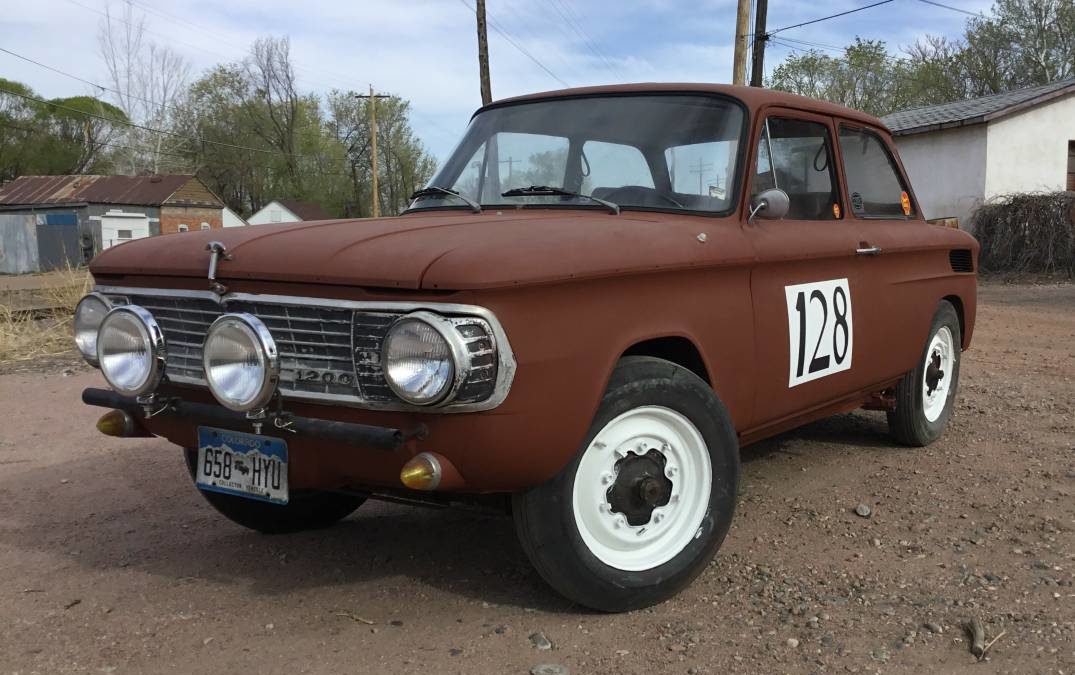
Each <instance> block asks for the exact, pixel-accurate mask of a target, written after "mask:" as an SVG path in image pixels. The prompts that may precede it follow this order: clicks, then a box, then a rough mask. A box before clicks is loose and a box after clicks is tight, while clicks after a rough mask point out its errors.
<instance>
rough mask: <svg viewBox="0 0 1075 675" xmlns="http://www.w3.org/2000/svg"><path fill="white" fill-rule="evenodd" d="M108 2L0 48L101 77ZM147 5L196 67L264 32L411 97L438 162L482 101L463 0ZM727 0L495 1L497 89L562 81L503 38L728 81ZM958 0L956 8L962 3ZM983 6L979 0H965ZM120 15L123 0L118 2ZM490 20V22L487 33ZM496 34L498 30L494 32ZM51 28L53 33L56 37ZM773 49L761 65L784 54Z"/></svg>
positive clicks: (51, 83)
mask: <svg viewBox="0 0 1075 675" xmlns="http://www.w3.org/2000/svg"><path fill="white" fill-rule="evenodd" d="M105 1H106V0H40V1H39V2H32V3H25V2H24V3H15V4H13V6H11V7H8V8H7V9H6V10H5V17H4V27H3V43H4V45H5V47H7V48H8V49H11V50H12V51H16V52H18V53H20V54H24V55H26V56H28V57H30V58H33V59H36V60H38V61H41V62H42V63H46V64H48V65H50V66H54V67H56V68H59V69H62V70H66V71H68V72H71V73H74V74H76V75H78V76H80V77H83V78H85V79H89V80H93V81H101V82H103V81H104V80H105V72H104V65H103V63H102V62H101V60H100V58H99V57H98V56H97V44H96V37H95V32H96V31H95V28H96V26H97V24H98V22H99V21H100V19H101V17H100V15H99V14H97V13H95V12H94V11H93V10H97V11H102V10H103V9H104V6H105ZM132 1H133V2H134V4H135V8H136V9H144V10H145V12H146V15H147V19H148V21H149V26H150V29H151V30H152V31H153V34H152V35H151V36H150V37H151V38H152V39H153V40H155V41H157V42H162V43H165V44H168V45H169V46H171V47H172V48H174V49H175V50H176V51H178V52H180V53H182V54H183V55H184V56H185V57H186V58H187V59H189V60H190V61H191V63H192V64H193V65H194V68H195V71H196V72H200V71H204V70H206V69H208V68H211V67H212V66H213V65H215V64H217V63H219V62H221V61H234V60H238V59H241V58H242V57H243V56H244V54H245V53H246V51H247V49H248V47H249V45H250V43H251V42H252V41H253V40H254V39H256V38H257V37H259V36H263V35H287V36H289V37H290V38H291V42H292V55H293V57H294V60H295V62H296V65H297V71H298V75H299V78H300V84H302V85H303V86H304V87H305V88H308V89H310V90H313V91H317V92H319V93H325V92H327V91H329V90H330V89H333V88H335V89H354V90H360V91H361V90H365V89H366V88H367V87H368V86H369V85H370V84H371V83H372V84H373V85H374V86H375V87H376V88H378V89H379V90H381V91H386V92H390V93H394V94H398V95H400V96H403V97H404V98H407V99H410V100H411V102H412V103H413V110H414V120H413V122H414V127H415V129H416V131H417V132H418V134H419V135H420V137H422V138H423V140H424V141H425V143H426V145H427V146H428V147H429V148H430V149H431V150H432V151H433V152H434V154H436V155H437V156H438V157H441V158H443V157H444V156H445V155H446V154H447V153H448V152H449V151H450V150H451V148H452V147H453V146H454V143H455V141H456V139H457V138H458V136H459V135H460V134H461V133H462V131H463V129H464V128H465V126H466V124H467V121H468V119H469V117H470V115H471V113H472V112H473V111H474V109H475V108H477V107H478V106H479V105H480V103H481V101H480V97H479V93H478V72H477V71H478V64H477V55H476V49H477V46H476V43H477V39H476V31H475V22H474V15H473V12H472V11H471V10H470V9H469V8H468V7H467V5H470V6H473V0H465V2H464V1H463V0H382V1H376V2H375V1H373V0H363V1H360V2H355V1H353V0H303V2H299V3H296V2H294V0H229V1H228V2H223V3H222V2H217V1H216V0H192V1H191V2H186V3H173V2H169V1H167V0H132ZM735 4H736V3H735V0H700V1H698V2H693V3H686V2H683V1H682V0H630V1H628V0H623V1H621V2H619V3H615V4H613V3H609V2H607V1H605V0H543V2H539V3H535V2H533V1H532V0H491V1H490V2H489V3H488V8H489V13H490V24H491V26H490V33H489V42H490V61H491V79H492V84H493V93H494V97H496V98H502V97H507V96H514V95H517V94H523V93H528V92H533V91H544V90H549V89H558V88H560V87H561V86H562V85H561V84H560V83H559V82H558V81H557V80H556V79H554V78H553V77H551V76H550V75H549V74H548V73H546V72H545V71H544V70H543V69H542V68H541V67H539V66H538V65H536V64H535V63H534V61H533V60H532V59H531V58H530V57H528V56H526V55H524V54H523V53H522V52H521V51H520V50H519V49H517V48H516V46H514V45H513V44H512V41H513V42H514V43H515V45H518V47H521V48H522V49H524V50H526V51H527V52H529V54H530V55H531V56H532V57H533V58H535V59H537V60H538V61H540V62H541V63H542V64H543V65H544V66H545V68H547V69H548V70H550V71H552V72H553V73H554V74H555V75H556V77H558V78H560V79H562V80H563V81H565V82H567V83H568V84H570V85H572V86H582V85H589V84H604V83H611V82H624V81H635V82H636V81H677V82H684V81H685V82H693V81H710V82H712V81H716V82H727V81H728V80H729V79H730V76H731V60H732V41H733V38H734V24H735ZM860 4H861V3H860V2H859V0H847V1H841V2H830V3H801V2H793V1H792V0H772V1H771V2H770V5H769V26H770V28H772V27H779V26H782V25H789V24H792V23H797V22H800V21H806V20H809V19H811V18H816V17H817V16H819V15H825V14H832V13H835V12H838V11H843V10H845V9H849V8H852V7H855V6H859V5H860ZM960 6H964V5H963V4H961V5H960ZM965 6H966V7H967V8H968V9H971V10H972V11H986V10H988V6H989V3H988V2H986V1H984V0H976V1H975V2H973V3H967V4H966V5H965ZM114 7H115V8H116V9H117V10H118V8H119V7H120V5H119V3H118V2H117V3H114ZM966 18H967V17H965V16H963V15H960V14H958V13H954V12H951V11H949V10H944V9H942V8H938V7H933V6H930V5H926V4H923V3H914V2H911V1H910V0H901V2H896V3H890V4H888V5H884V6H882V7H878V8H875V9H870V10H866V11H863V12H860V13H856V14H854V15H849V16H848V17H842V18H840V19H837V20H832V21H826V22H822V23H818V24H814V25H812V26H809V27H804V28H802V29H797V30H795V31H789V32H788V33H785V34H783V35H786V36H787V37H793V38H795V39H800V40H807V41H816V42H822V43H827V44H833V45H843V44H846V43H848V42H850V41H851V39H853V38H854V36H855V35H862V36H863V37H874V38H882V39H885V40H887V41H888V42H889V44H890V47H891V48H892V49H896V48H898V47H899V46H902V45H906V44H910V43H912V42H914V40H915V39H916V38H917V37H918V36H920V35H922V34H924V33H926V32H940V33H946V34H950V35H951V34H958V33H959V32H960V29H961V27H962V24H963V21H964V20H965V19H966ZM493 26H495V28H494V27H493ZM504 34H506V36H505V35H504ZM56 36H63V37H62V39H58V38H57V37H56ZM786 53H787V50H780V49H776V48H774V49H773V51H772V53H771V58H770V59H769V60H768V63H769V64H770V66H772V65H775V63H777V62H778V61H779V58H781V57H783V56H784V55H786ZM0 68H2V69H3V70H2V72H3V73H4V76H5V77H8V78H11V79H16V80H19V81H22V82H25V83H27V84H29V85H31V86H32V87H34V88H35V89H36V90H38V91H39V92H41V93H42V94H44V95H46V96H49V97H53V96H62V95H72V94H76V93H92V90H90V88H89V87H87V86H86V85H83V84H80V83H78V82H76V81H74V80H70V79H68V78H65V77H63V76H61V75H57V74H55V73H51V72H49V71H47V70H42V69H40V68H37V67H36V66H33V65H30V64H27V63H25V62H22V61H18V60H16V59H14V58H13V57H10V56H8V55H6V54H0Z"/></svg>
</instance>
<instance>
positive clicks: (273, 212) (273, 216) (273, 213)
mask: <svg viewBox="0 0 1075 675" xmlns="http://www.w3.org/2000/svg"><path fill="white" fill-rule="evenodd" d="M269 220H271V221H272V222H274V223H279V222H280V209H270V210H269Z"/></svg>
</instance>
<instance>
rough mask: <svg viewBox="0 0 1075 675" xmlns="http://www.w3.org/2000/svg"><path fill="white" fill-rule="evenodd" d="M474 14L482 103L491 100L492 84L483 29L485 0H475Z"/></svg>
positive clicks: (486, 39) (486, 41)
mask: <svg viewBox="0 0 1075 675" xmlns="http://www.w3.org/2000/svg"><path fill="white" fill-rule="evenodd" d="M476 7H477V8H476V9H475V10H474V14H475V15H476V16H477V18H478V75H479V77H480V78H481V87H482V105H489V104H490V103H492V102H493V90H492V85H491V84H490V83H489V37H488V35H486V31H485V0H476Z"/></svg>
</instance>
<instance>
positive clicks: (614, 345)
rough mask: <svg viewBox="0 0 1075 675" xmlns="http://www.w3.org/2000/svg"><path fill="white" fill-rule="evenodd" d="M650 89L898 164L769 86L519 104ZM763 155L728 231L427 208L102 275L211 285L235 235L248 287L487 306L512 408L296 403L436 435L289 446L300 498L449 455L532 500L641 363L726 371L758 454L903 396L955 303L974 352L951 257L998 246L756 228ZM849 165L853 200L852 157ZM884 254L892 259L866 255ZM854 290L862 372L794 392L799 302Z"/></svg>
mask: <svg viewBox="0 0 1075 675" xmlns="http://www.w3.org/2000/svg"><path fill="white" fill-rule="evenodd" d="M628 92H638V93H654V92H691V93H699V94H716V95H721V96H725V97H728V96H730V97H733V98H735V99H737V100H739V101H741V102H742V104H743V106H744V108H745V111H746V113H747V125H748V132H747V133H749V136H748V137H747V138H748V141H747V142H745V143H744V144H743V145H744V146H745V148H746V149H753V148H755V147H756V146H757V141H758V138H759V135H760V134H761V130H762V129H763V128H764V124H765V119H766V116H768V115H771V114H780V115H783V116H791V117H796V118H804V119H809V120H814V121H819V122H821V123H822V124H825V125H826V126H827V127H828V129H829V130H830V133H831V135H832V137H833V138H836V137H837V136H838V126H837V125H839V124H840V122H848V123H853V124H854V125H856V126H861V127H866V128H869V129H872V130H875V131H876V132H877V133H878V134H879V135H880V136H881V137H882V138H883V139H884V141H885V143H887V144H888V146H889V147H890V148H891V149H892V152H893V154H895V149H894V148H893V147H892V143H891V136H890V134H889V133H888V131H887V130H886V129H885V128H884V126H883V124H882V123H881V122H880V121H879V120H877V119H876V118H873V117H871V116H868V115H864V114H862V113H859V112H855V111H852V110H849V109H846V108H843V107H840V106H835V105H830V104H826V103H822V102H819V101H814V100H810V99H805V98H801V97H797V96H792V95H788V94H781V93H776V92H772V91H768V90H763V89H752V88H745V87H731V86H720V85H698V84H689V85H688V84H646V85H621V86H615V87H596V88H587V89H575V90H567V91H560V92H551V93H548V94H538V95H534V96H530V97H523V98H522V99H519V100H536V99H540V98H545V99H555V98H561V97H574V96H594V95H604V94H623V93H628ZM507 103H510V102H507ZM504 104H505V102H499V103H496V104H494V105H504ZM836 152H837V153H839V150H838V149H837V150H836ZM751 154H754V153H751V152H746V151H745V150H744V152H743V153H742V154H741V156H742V159H743V161H741V162H740V164H741V166H740V167H739V171H738V175H739V177H740V178H739V179H738V180H736V182H735V183H734V189H735V190H736V191H737V194H738V198H737V199H736V201H735V204H736V206H735V210H734V212H733V213H732V214H731V215H729V216H727V217H713V216H709V215H705V214H699V213H669V212H660V211H657V210H647V211H639V210H625V211H623V212H622V213H621V214H619V215H614V214H612V213H607V212H603V211H599V210H594V209H582V208H579V209H567V210H565V209H551V208H550V209H543V208H539V207H535V206H528V207H527V208H525V209H501V210H494V209H492V208H486V209H485V211H484V212H482V213H480V214H472V213H469V212H460V211H458V210H423V211H420V212H413V213H409V214H405V215H403V216H401V217H395V218H380V219H367V220H340V221H323V222H314V223H301V224H281V225H259V226H251V227H246V228H235V229H230V230H226V231H214V232H212V233H209V232H206V233H197V232H190V233H185V234H181V235H170V236H163V237H156V238H152V239H147V240H140V241H137V242H133V243H130V244H125V245H122V246H118V247H115V248H113V249H110V250H108V251H106V252H105V253H103V254H101V255H100V256H99V257H98V258H97V259H96V260H95V261H94V262H93V264H92V266H91V270H92V272H93V275H94V277H95V279H96V281H97V283H98V284H99V285H101V286H122V287H145V288H171V289H191V290H199V291H204V290H205V289H206V270H207V263H208V257H207V254H206V245H207V243H208V242H209V240H210V239H216V240H219V241H221V242H222V243H223V244H225V245H226V247H227V250H228V251H229V253H230V254H231V256H232V259H231V260H229V261H225V262H221V264H220V267H219V270H218V278H219V279H220V281H221V282H223V283H224V284H226V285H227V288H228V291H229V292H233V293H256V294H274V295H288V296H299V297H317V298H327V299H334V300H359V301H393V302H398V301H407V302H415V303H423V302H430V303H445V302H450V303H463V304H469V305H478V306H481V307H484V308H487V309H488V310H490V311H491V312H492V313H493V314H494V315H495V316H496V317H497V319H498V320H499V322H500V323H501V324H502V326H503V329H504V331H505V333H506V335H507V338H508V340H509V341H510V346H511V349H512V351H513V353H514V358H515V361H516V364H517V370H516V372H515V374H514V379H513V381H512V383H511V387H510V391H509V392H508V394H507V397H506V399H505V400H504V401H503V403H502V404H500V405H499V406H497V407H495V408H493V409H491V410H486V411H482V412H468V413H454V414H445V413H438V412H437V411H436V410H429V411H422V412H380V411H371V410H364V409H359V408H354V407H346V406H337V405H323V404H316V403H308V402H300V401H286V402H285V403H286V407H287V409H288V410H289V411H291V412H293V413H295V414H298V415H304V416H308V417H311V418H320V419H328V420H339V421H350V422H357V423H364V424H370V425H379V426H385V427H392V428H400V429H404V428H412V427H414V426H415V425H417V424H424V425H425V426H426V427H427V428H428V435H427V436H426V437H425V438H423V439H421V440H417V439H416V440H410V441H409V442H407V443H406V444H405V445H404V446H403V447H402V448H401V449H399V450H396V451H394V452H386V451H383V450H372V449H368V450H367V449H361V448H357V449H356V448H355V447H352V446H350V445H343V444H340V443H335V442H331V441H326V440H317V439H312V438H309V437H302V436H295V437H289V438H288V445H289V453H290V468H289V471H290V485H291V487H292V489H296V488H327V489H333V488H339V487H344V486H361V487H368V488H372V489H376V488H378V487H383V488H386V489H394V488H399V487H400V477H399V474H400V469H401V467H402V466H403V465H404V463H405V462H406V461H407V460H408V459H410V458H412V457H414V456H415V455H417V454H418V453H420V452H423V451H429V452H435V453H438V454H439V455H440V456H441V457H443V458H446V459H447V461H448V462H449V463H450V464H451V465H452V466H453V467H454V469H455V470H456V471H457V472H458V480H457V481H455V483H454V484H453V485H452V486H451V489H453V490H456V491H459V492H470V493H486V492H511V491H517V490H520V489H523V488H526V487H529V486H533V485H536V484H540V483H542V482H544V481H546V480H548V479H550V478H551V477H552V476H554V475H556V474H557V473H558V472H559V471H560V470H561V469H562V468H563V467H564V466H565V465H566V464H567V463H568V462H569V461H570V460H571V458H572V457H573V456H574V455H575V454H576V452H578V450H579V447H580V444H581V443H582V442H583V440H584V438H585V436H586V433H587V430H588V428H589V426H590V424H591V421H592V419H593V417H594V413H595V410H596V409H597V407H598V404H599V402H600V400H601V397H602V393H603V392H604V390H605V387H606V383H607V381H608V379H609V376H610V374H611V372H612V370H613V368H614V366H615V364H616V363H617V361H618V360H619V359H620V358H621V357H622V356H623V355H625V354H649V355H654V356H660V357H663V358H668V359H671V360H675V361H678V362H680V363H681V365H685V366H687V367H689V368H691V369H692V370H694V371H695V372H697V373H698V374H699V375H701V376H702V377H704V378H705V379H706V380H707V381H708V382H709V383H710V384H711V385H712V387H713V389H714V390H715V392H716V393H717V395H718V396H719V398H720V400H721V401H723V403H724V404H725V406H726V407H727V409H728V411H729V413H730V415H731V418H732V421H733V423H734V426H735V429H736V431H737V432H738V434H739V437H740V442H741V443H742V444H749V443H751V442H754V441H757V440H759V439H762V438H765V437H768V436H771V435H774V434H776V433H779V432H782V431H784V430H787V429H790V428H793V427H796V426H798V425H801V424H804V423H807V422H809V421H811V420H815V419H818V418H821V417H824V416H827V415H831V414H834V413H838V412H842V411H847V410H851V409H854V408H857V407H859V406H862V405H863V404H865V403H866V402H868V401H870V400H871V399H872V398H876V394H878V393H879V392H883V391H885V390H887V389H889V388H891V387H892V386H893V385H894V384H895V383H896V382H897V381H898V380H899V379H900V378H901V377H902V376H903V375H904V374H905V373H907V372H908V371H910V370H912V369H913V368H914V367H915V366H916V364H917V363H918V361H919V359H920V358H921V353H922V349H923V345H924V343H925V341H926V338H927V334H928V331H929V328H930V322H931V319H932V317H933V314H934V311H935V309H936V307H937V305H938V303H939V302H940V301H941V300H942V299H946V298H947V299H949V300H950V301H951V302H952V303H953V304H954V306H955V307H956V309H957V311H958V312H959V314H960V318H961V323H962V326H963V332H962V336H963V338H962V339H963V345H962V346H963V348H964V349H966V348H967V347H968V346H969V344H970V340H971V335H972V330H973V327H974V319H975V307H976V277H975V274H974V273H973V272H969V273H968V272H965V271H964V272H956V271H954V269H953V266H952V264H951V263H950V258H949V255H950V252H951V251H953V250H962V251H970V252H971V254H972V257H973V261H974V266H975V267H976V262H977V251H978V245H977V243H976V242H975V241H974V239H973V238H972V237H971V236H970V235H968V234H967V233H964V232H961V231H957V230H952V229H948V228H944V227H938V226H934V225H930V224H928V223H926V221H925V220H923V219H922V216H921V215H920V213H921V212H920V209H918V208H917V202H914V197H913V194H911V195H910V199H911V201H912V204H913V205H914V206H915V208H914V210H913V211H914V213H916V214H919V215H917V216H916V217H912V218H898V219H892V220H879V219H862V218H858V217H856V216H855V215H854V214H853V213H852V210H851V209H845V210H844V212H843V214H842V217H841V218H839V219H836V220H830V221H824V222H818V221H796V220H792V219H787V218H785V219H783V220H765V219H755V220H753V221H752V222H748V221H749V194H750V192H749V190H750V186H749V185H748V182H749V181H748V180H747V177H749V176H752V175H753V174H754V161H755V158H754V157H751ZM896 156H897V157H898V155H896ZM836 159H837V161H836V162H835V165H836V167H837V174H838V179H839V184H840V188H839V189H840V195H841V200H843V203H844V204H847V203H848V202H847V197H848V195H847V187H846V182H845V180H844V178H845V177H844V176H843V175H842V171H843V169H842V166H843V162H842V161H839V160H840V159H841V158H840V157H839V155H837V158H836ZM901 171H902V167H901ZM863 246H875V247H879V248H880V249H881V250H883V254H882V255H876V256H861V255H856V251H857V250H858V249H860V248H862V247H863ZM834 277H846V278H847V279H848V280H849V282H850V284H851V287H852V288H853V289H854V293H855V308H854V311H855V320H854V330H855V334H854V340H855V360H854V364H853V366H852V367H851V368H850V369H848V370H846V371H844V372H839V373H835V374H833V375H830V376H828V377H824V378H821V379H818V380H815V381H812V382H807V383H805V384H801V385H799V386H795V387H793V388H789V386H788V354H789V328H788V313H787V310H786V306H785V299H784V292H785V291H784V289H785V287H786V286H788V285H791V284H798V283H805V282H811V281H815V280H820V279H830V278H834ZM170 386H171V387H173V389H172V391H173V393H175V394H176V395H179V396H182V397H183V398H184V399H186V400H191V401H201V402H204V403H213V402H214V401H213V398H212V396H211V395H210V394H209V392H208V391H207V390H206V389H204V388H197V387H180V386H176V385H170ZM144 424H145V425H146V427H147V428H148V429H149V430H150V431H151V432H152V433H154V434H157V435H160V436H163V437H165V438H167V439H169V440H170V441H172V442H174V443H176V444H179V445H182V446H187V447H189V446H191V445H194V444H195V437H196V428H197V427H198V425H199V423H198V421H197V420H194V419H189V418H183V417H176V416H160V417H155V418H151V419H148V420H145V422H144Z"/></svg>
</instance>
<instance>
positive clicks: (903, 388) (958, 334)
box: [888, 300, 963, 447]
mask: <svg viewBox="0 0 1075 675" xmlns="http://www.w3.org/2000/svg"><path fill="white" fill-rule="evenodd" d="M944 329H947V330H948V332H949V334H950V335H951V337H952V341H953V346H954V350H953V352H952V365H951V368H950V370H951V371H952V372H951V374H950V375H951V379H950V381H949V384H948V391H947V396H946V397H945V401H944V408H943V409H942V410H941V411H940V414H939V415H938V416H937V417H936V418H935V419H932V420H931V419H929V417H928V416H927V414H926V405H925V401H926V393H925V392H924V391H923V386H928V385H927V384H926V383H927V380H926V377H927V375H929V374H930V368H929V366H930V361H931V360H933V359H934V358H936V356H937V355H936V354H935V353H934V354H931V347H932V345H933V341H934V337H935V336H937V335H938V334H939V333H941V331H943V330H944ZM962 345H963V333H962V330H961V329H960V325H959V315H958V314H957V313H956V309H955V307H953V306H952V304H951V303H950V302H948V301H947V300H942V301H941V303H940V304H939V305H938V306H937V312H936V314H934V315H933V324H932V325H931V326H930V329H929V336H928V337H927V338H926V344H925V346H924V347H923V348H922V356H921V357H920V358H919V360H918V365H917V366H916V367H915V369H914V370H912V371H911V372H909V373H907V374H906V375H904V376H903V379H902V380H900V383H899V384H898V385H896V409H895V410H894V411H892V412H890V413H888V427H889V430H890V431H891V433H892V436H893V438H895V439H896V441H897V442H899V443H901V444H903V445H908V446H911V447H924V446H926V445H929V444H930V443H932V442H933V441H935V440H937V439H938V438H940V437H941V434H942V433H944V429H945V427H946V426H947V425H948V420H949V419H951V417H952V409H953V407H954V406H955V398H956V392H957V391H958V389H959V363H960V359H961V357H962V349H963V347H962ZM934 372H937V371H936V370H935V371H934ZM941 372H943V369H942V370H941Z"/></svg>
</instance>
